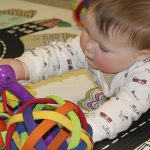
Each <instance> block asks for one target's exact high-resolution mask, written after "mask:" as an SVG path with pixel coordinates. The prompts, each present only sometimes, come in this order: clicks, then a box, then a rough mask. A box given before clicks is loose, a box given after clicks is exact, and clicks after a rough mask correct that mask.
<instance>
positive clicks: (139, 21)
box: [90, 0, 150, 49]
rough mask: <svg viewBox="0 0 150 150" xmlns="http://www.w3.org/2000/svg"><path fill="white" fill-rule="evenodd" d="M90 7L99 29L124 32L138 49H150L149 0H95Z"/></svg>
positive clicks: (104, 31) (106, 31)
mask: <svg viewBox="0 0 150 150" xmlns="http://www.w3.org/2000/svg"><path fill="white" fill-rule="evenodd" d="M90 9H91V10H92V11H93V12H94V14H95V21H96V25H97V26H98V28H99V31H100V32H101V33H103V34H104V35H105V36H106V37H108V33H109V31H110V28H112V29H113V31H114V33H115V34H117V33H121V34H126V33H127V35H128V36H129V40H130V41H131V43H132V45H133V46H135V47H136V48H138V49H150V0H95V1H94V4H92V5H91V7H90Z"/></svg>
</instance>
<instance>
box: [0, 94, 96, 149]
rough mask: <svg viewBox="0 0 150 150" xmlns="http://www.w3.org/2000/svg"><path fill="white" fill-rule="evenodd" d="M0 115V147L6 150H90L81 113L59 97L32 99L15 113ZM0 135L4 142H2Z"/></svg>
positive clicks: (88, 132)
mask: <svg viewBox="0 0 150 150" xmlns="http://www.w3.org/2000/svg"><path fill="white" fill-rule="evenodd" d="M3 96H4V94H3ZM5 98H6V97H5V96H4V97H3V100H4V103H5V101H6V100H5ZM0 114H1V115H3V116H1V120H0V131H1V133H2V132H3V134H2V135H1V136H0V145H1V147H7V150H18V149H19V150H33V149H36V150H47V149H48V150H57V149H59V150H67V149H73V150H85V149H87V150H92V148H93V142H92V139H91V136H92V129H91V127H90V126H88V124H87V122H86V119H85V117H84V114H83V113H82V111H81V110H80V109H79V107H78V106H77V105H75V104H73V103H71V102H69V101H64V100H63V99H61V98H59V97H56V96H49V97H48V98H40V99H33V100H31V101H29V102H26V103H25V104H23V105H22V106H21V107H20V108H19V109H18V110H17V113H16V114H13V115H6V113H5V115H4V113H3V114H2V113H0ZM4 118H5V119H6V118H7V121H6V120H4ZM6 125H7V128H6ZM2 136H3V137H4V136H5V138H6V139H5V140H3V138H2Z"/></svg>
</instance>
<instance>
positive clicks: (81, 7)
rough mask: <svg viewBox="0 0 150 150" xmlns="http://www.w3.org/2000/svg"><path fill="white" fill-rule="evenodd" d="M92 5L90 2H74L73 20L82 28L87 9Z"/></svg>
mask: <svg viewBox="0 0 150 150" xmlns="http://www.w3.org/2000/svg"><path fill="white" fill-rule="evenodd" d="M89 5H90V0H73V2H72V9H73V18H74V20H75V22H76V23H77V25H78V26H80V27H82V26H83V24H82V19H83V18H84V16H85V14H86V12H87V9H88V7H89Z"/></svg>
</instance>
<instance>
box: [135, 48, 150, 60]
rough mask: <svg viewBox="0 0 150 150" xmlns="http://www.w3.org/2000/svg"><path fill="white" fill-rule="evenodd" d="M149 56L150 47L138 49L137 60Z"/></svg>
mask: <svg viewBox="0 0 150 150" xmlns="http://www.w3.org/2000/svg"><path fill="white" fill-rule="evenodd" d="M147 58H150V49H143V50H139V51H137V57H136V61H142V60H145V59H147Z"/></svg>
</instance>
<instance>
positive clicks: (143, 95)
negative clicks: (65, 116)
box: [17, 36, 150, 142]
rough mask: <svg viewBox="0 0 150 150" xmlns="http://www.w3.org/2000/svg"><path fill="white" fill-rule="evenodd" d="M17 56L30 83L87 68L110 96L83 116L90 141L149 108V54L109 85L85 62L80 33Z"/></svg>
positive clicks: (111, 135)
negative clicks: (71, 37) (90, 137)
mask: <svg viewBox="0 0 150 150" xmlns="http://www.w3.org/2000/svg"><path fill="white" fill-rule="evenodd" d="M17 59H19V60H21V61H23V62H24V63H25V65H26V66H27V68H28V71H29V74H30V82H32V83H36V82H37V81H40V80H43V79H46V78H48V77H49V76H56V75H62V74H64V73H66V72H68V71H70V70H72V69H80V68H86V69H87V70H88V71H89V73H90V74H91V75H92V76H93V78H94V81H95V82H96V83H97V85H99V86H100V87H101V88H102V90H103V93H104V95H106V96H108V97H111V98H110V100H109V101H107V102H105V103H104V104H103V105H101V106H100V107H99V108H98V109H96V110H93V111H91V112H90V113H89V114H88V115H87V116H86V119H87V122H88V123H89V124H90V125H91V127H92V129H93V137H92V138H93V141H94V142H97V141H100V140H102V139H105V138H109V139H111V138H114V137H115V136H117V134H118V133H119V132H121V131H124V130H126V129H127V128H129V126H130V125H131V124H132V122H133V121H135V120H138V119H139V117H140V116H141V114H143V113H144V112H146V111H147V110H148V109H149V108H150V58H149V59H146V60H144V61H141V62H137V63H136V64H134V65H133V66H132V67H130V68H129V69H127V70H124V71H122V72H120V73H118V74H117V75H116V76H115V78H114V79H113V80H112V82H111V84H110V85H108V84H107V83H106V81H105V79H104V76H103V73H102V72H101V71H99V70H94V69H92V68H91V67H90V66H88V65H87V62H86V58H85V56H84V54H83V52H82V50H81V47H80V36H77V37H76V38H74V39H69V40H67V41H66V42H52V43H51V44H50V45H48V46H45V47H40V48H36V49H34V50H32V51H27V52H25V53H24V54H23V55H22V56H21V57H19V58H17Z"/></svg>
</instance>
